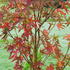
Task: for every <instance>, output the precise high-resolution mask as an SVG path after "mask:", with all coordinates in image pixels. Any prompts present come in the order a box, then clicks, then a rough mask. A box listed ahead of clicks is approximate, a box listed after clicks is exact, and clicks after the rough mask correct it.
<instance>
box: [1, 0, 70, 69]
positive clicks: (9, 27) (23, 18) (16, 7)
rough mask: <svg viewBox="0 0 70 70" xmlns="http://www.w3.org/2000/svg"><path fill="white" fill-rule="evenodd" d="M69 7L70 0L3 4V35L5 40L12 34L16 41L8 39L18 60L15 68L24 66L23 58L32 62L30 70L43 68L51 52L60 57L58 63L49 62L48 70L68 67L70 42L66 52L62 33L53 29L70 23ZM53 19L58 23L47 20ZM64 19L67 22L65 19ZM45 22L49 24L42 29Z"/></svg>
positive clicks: (17, 0)
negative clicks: (63, 46) (57, 33)
mask: <svg viewBox="0 0 70 70" xmlns="http://www.w3.org/2000/svg"><path fill="white" fill-rule="evenodd" d="M68 7H70V3H69V2H68V1H66V0H49V1H48V0H9V1H8V4H7V5H5V6H2V7H1V12H0V21H1V22H0V29H1V30H2V34H1V35H0V36H1V38H2V39H3V40H7V39H8V37H10V38H11V39H12V40H13V42H12V43H7V45H6V48H7V50H8V52H10V57H9V58H10V59H12V61H13V62H15V66H14V70H23V69H24V66H23V64H22V63H23V62H24V63H25V62H27V63H28V64H29V65H30V70H42V67H43V66H45V63H44V62H45V59H46V60H47V59H48V57H50V56H52V57H53V58H54V59H56V64H55V65H54V64H50V65H49V66H46V70H54V69H56V70H64V68H65V67H66V66H67V65H68V64H69V60H70V56H69V54H68V51H69V47H70V42H69V44H68V50H67V52H66V54H64V53H62V51H61V49H60V48H61V45H60V43H59V40H58V37H57V36H55V35H54V36H53V37H50V32H51V31H52V29H53V28H54V27H55V26H57V28H58V30H61V29H64V28H66V27H68V26H69V23H70V22H69V20H66V14H67V13H69V10H68ZM54 13H55V14H54ZM49 19H53V20H54V21H57V22H58V23H52V22H48V23H45V22H47V21H48V20H49ZM64 19H65V21H66V22H61V21H64ZM43 24H48V26H46V28H47V29H44V30H42V29H41V28H42V26H43ZM16 30H17V31H18V33H17V32H16ZM12 31H15V34H16V36H14V35H13V34H12ZM21 32H22V33H21ZM20 33H21V35H20V36H19V34H20ZM69 38H70V36H69V35H67V36H65V37H64V39H67V40H68V41H70V39H69ZM39 55H40V56H39ZM45 56H47V57H45ZM43 57H44V59H43Z"/></svg>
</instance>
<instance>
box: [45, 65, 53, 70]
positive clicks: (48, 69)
mask: <svg viewBox="0 0 70 70" xmlns="http://www.w3.org/2000/svg"><path fill="white" fill-rule="evenodd" d="M46 70H54V66H53V65H52V64H50V66H47V68H46Z"/></svg>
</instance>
